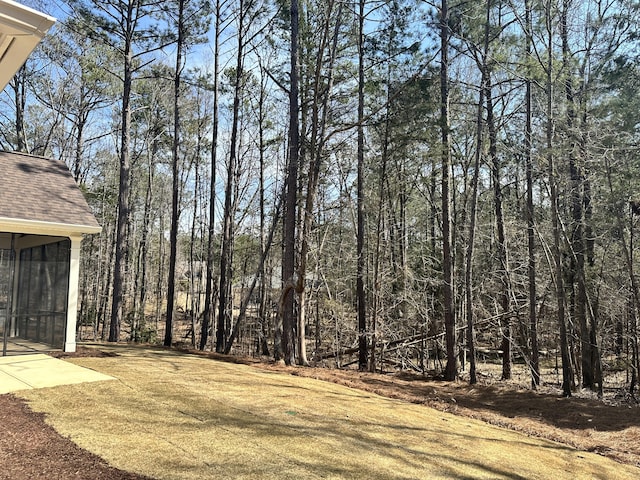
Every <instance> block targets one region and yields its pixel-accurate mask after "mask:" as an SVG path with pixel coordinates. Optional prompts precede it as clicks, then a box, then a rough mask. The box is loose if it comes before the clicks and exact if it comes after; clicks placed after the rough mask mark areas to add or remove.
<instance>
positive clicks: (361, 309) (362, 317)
mask: <svg viewBox="0 0 640 480" xmlns="http://www.w3.org/2000/svg"><path fill="white" fill-rule="evenodd" d="M364 5H365V0H360V2H359V10H358V179H357V211H358V213H357V217H358V219H357V233H356V235H357V241H356V243H357V245H356V255H357V257H358V264H357V272H356V304H357V309H358V368H359V369H360V371H366V370H367V367H368V364H367V363H368V356H369V355H368V351H367V346H368V345H367V344H368V341H367V306H366V297H365V291H364V278H365V273H366V272H365V251H364V237H365V230H364V125H363V123H364Z"/></svg>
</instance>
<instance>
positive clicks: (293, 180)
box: [280, 0, 304, 365]
mask: <svg viewBox="0 0 640 480" xmlns="http://www.w3.org/2000/svg"><path fill="white" fill-rule="evenodd" d="M298 15H299V12H298V0H291V3H290V16H291V45H290V68H291V72H290V76H291V85H290V87H289V165H288V168H287V178H286V186H287V195H286V197H285V215H284V232H283V244H284V248H283V259H282V282H283V291H282V298H281V302H280V303H281V309H280V310H281V316H282V349H283V355H284V361H285V363H286V364H287V365H293V364H294V363H295V350H294V349H295V342H294V326H295V320H296V315H295V308H294V307H295V290H296V288H297V287H298V285H299V284H303V282H304V279H299V278H297V276H296V272H295V254H296V252H295V244H296V204H297V192H298V188H297V185H298V163H299V152H300V131H299V123H298V113H299V106H298V95H299V92H298V25H299V18H298Z"/></svg>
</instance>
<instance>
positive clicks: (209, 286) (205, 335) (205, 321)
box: [200, 0, 222, 350]
mask: <svg viewBox="0 0 640 480" xmlns="http://www.w3.org/2000/svg"><path fill="white" fill-rule="evenodd" d="M221 13H222V12H221V11H220V0H217V1H216V7H215V12H214V14H215V19H216V20H215V33H214V41H213V56H214V58H213V114H212V117H213V118H212V122H213V133H212V141H211V183H210V187H209V225H208V229H207V279H206V286H205V297H204V311H203V314H202V329H201V331H200V350H204V349H205V348H206V346H207V342H208V340H209V329H210V328H211V325H212V324H213V322H212V318H211V313H212V311H213V308H211V300H212V297H213V261H214V257H215V216H216V169H217V163H218V94H219V80H218V77H219V74H220V59H219V52H220V33H221V32H220V25H221V19H220V15H221Z"/></svg>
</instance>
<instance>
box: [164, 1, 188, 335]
mask: <svg viewBox="0 0 640 480" xmlns="http://www.w3.org/2000/svg"><path fill="white" fill-rule="evenodd" d="M184 2H185V0H179V2H178V25H177V27H178V41H177V43H176V70H175V72H174V78H173V145H172V151H171V175H172V188H171V229H170V231H169V277H168V280H167V314H166V323H165V329H164V346H165V347H170V346H171V344H172V342H173V315H174V313H175V290H176V263H177V256H178V223H179V221H180V207H179V205H178V203H179V199H180V177H179V172H178V164H179V158H178V157H179V146H180V83H181V80H182V70H183V68H184V65H183V60H182V50H183V48H184Z"/></svg>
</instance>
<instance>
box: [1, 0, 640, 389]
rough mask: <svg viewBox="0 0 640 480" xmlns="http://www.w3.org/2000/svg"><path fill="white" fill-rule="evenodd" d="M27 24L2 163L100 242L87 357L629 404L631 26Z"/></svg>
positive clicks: (461, 16)
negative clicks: (67, 195) (24, 164)
mask: <svg viewBox="0 0 640 480" xmlns="http://www.w3.org/2000/svg"><path fill="white" fill-rule="evenodd" d="M26 3H28V4H30V5H31V6H34V7H36V8H38V9H39V10H41V11H45V12H47V13H49V14H52V15H54V16H57V17H58V18H59V24H58V25H57V27H56V29H55V32H54V33H52V34H50V35H49V36H48V37H47V38H45V40H44V42H43V44H42V45H41V47H40V48H39V50H38V51H37V52H36V53H34V55H32V57H31V58H30V59H29V60H28V62H27V64H26V65H25V66H24V67H23V68H22V69H21V70H20V71H19V73H18V74H17V75H16V77H15V78H14V80H13V81H12V83H11V84H10V86H9V87H7V89H6V90H5V91H4V93H3V95H2V97H1V98H2V101H1V102H0V113H1V115H0V123H1V125H2V129H1V130H0V131H1V132H2V137H1V138H0V147H2V148H3V149H5V150H17V151H21V152H28V153H32V154H36V155H43V156H49V157H52V158H57V159H62V160H63V161H65V162H66V163H67V165H68V166H69V168H70V170H71V172H72V173H73V175H74V177H75V179H76V180H77V181H78V183H79V184H80V185H81V187H82V188H83V191H84V192H85V194H86V197H87V199H88V201H89V203H90V205H91V207H92V209H93V211H94V213H95V215H96V217H97V218H98V220H99V222H100V223H101V225H102V226H103V231H102V233H101V234H100V235H96V236H92V237H87V238H86V239H85V241H84V244H83V265H82V267H83V268H82V273H81V275H82V277H81V287H82V291H81V297H80V312H79V325H80V330H79V335H80V336H81V338H84V339H103V340H109V341H133V342H163V343H164V344H165V345H173V344H187V345H191V346H193V347H196V348H200V349H203V350H204V349H207V350H208V349H212V350H215V351H217V352H220V353H233V354H240V355H265V356H271V357H274V358H275V359H282V360H284V361H285V362H286V363H287V364H293V363H298V364H301V365H304V364H310V363H315V362H319V363H321V362H331V363H332V364H334V365H338V366H348V365H352V364H353V365H358V367H359V368H360V369H361V370H367V369H369V370H381V369H385V368H387V369H388V368H405V369H414V370H416V371H422V372H424V371H426V370H430V371H436V372H439V373H441V374H442V375H443V377H444V378H446V379H454V378H456V377H457V376H458V374H459V372H460V369H461V368H464V369H465V371H467V372H468V374H469V379H470V381H471V382H472V383H473V382H475V381H476V379H477V378H476V368H477V367H476V361H475V360H476V358H477V356H478V355H479V353H482V352H484V353H485V354H491V355H498V356H499V357H500V358H501V359H502V377H503V378H504V379H508V378H509V377H510V376H511V367H512V362H516V361H517V362H522V363H524V364H526V365H527V366H528V368H529V369H530V372H531V385H532V387H533V388H535V387H536V386H538V385H539V384H540V382H545V378H544V377H541V373H540V372H541V364H542V363H543V362H546V363H547V364H553V363H554V362H557V365H558V369H559V370H560V371H561V377H562V390H563V394H564V395H566V396H570V395H571V393H572V391H574V390H575V389H576V388H578V387H583V388H589V389H593V390H596V391H599V392H602V389H603V382H606V381H607V379H608V378H609V377H610V376H612V375H614V374H616V373H621V372H622V373H623V376H624V378H625V379H626V385H627V387H628V388H629V390H630V391H631V392H632V393H633V392H634V390H635V389H637V384H638V369H639V368H640V357H639V352H638V315H639V313H640V286H639V285H638V279H637V277H636V273H635V270H636V266H635V265H636V264H637V263H638V259H637V258H636V257H637V256H638V255H637V252H636V251H637V247H636V245H635V244H636V243H637V242H636V239H635V236H636V230H637V226H638V218H640V194H639V193H638V191H639V184H640V162H639V160H638V159H637V158H636V153H637V152H638V145H637V142H638V139H639V136H640V131H639V128H640V123H639V122H638V121H637V115H638V114H637V112H638V111H639V107H640V92H639V91H638V86H639V85H640V67H638V62H637V60H638V56H639V53H640V50H638V40H639V39H638V35H637V31H638V30H639V26H640V25H638V18H639V17H638V13H639V12H638V10H639V9H640V5H639V4H638V3H637V2H636V1H632V0H586V1H578V0H486V1H482V2H481V1H471V2H470V1H459V0H438V1H434V2H431V1H428V0H425V1H420V0H386V1H383V0H357V1H353V2H343V1H340V0H322V1H320V0H291V1H284V0H211V1H207V0H100V1H98V0H69V1H67V2H54V5H51V4H50V3H46V2H42V3H39V2H38V1H37V0H34V1H32V2H26ZM43 201H46V198H43ZM625 374H626V375H625ZM619 377H620V375H618V378H619Z"/></svg>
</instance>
